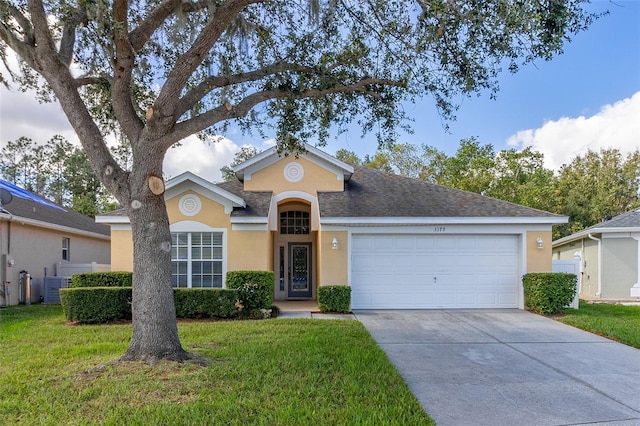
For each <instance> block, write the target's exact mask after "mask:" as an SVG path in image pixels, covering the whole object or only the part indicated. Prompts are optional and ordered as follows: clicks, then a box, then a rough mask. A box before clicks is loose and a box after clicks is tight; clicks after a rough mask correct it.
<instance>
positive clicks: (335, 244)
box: [331, 238, 338, 250]
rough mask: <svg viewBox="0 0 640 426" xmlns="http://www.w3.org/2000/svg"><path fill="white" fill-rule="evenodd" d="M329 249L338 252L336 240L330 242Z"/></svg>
mask: <svg viewBox="0 0 640 426" xmlns="http://www.w3.org/2000/svg"><path fill="white" fill-rule="evenodd" d="M331 248H332V249H333V250H338V239H337V238H334V239H333V241H331Z"/></svg>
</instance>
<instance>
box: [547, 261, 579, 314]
mask: <svg viewBox="0 0 640 426" xmlns="http://www.w3.org/2000/svg"><path fill="white" fill-rule="evenodd" d="M580 263H581V261H580V259H572V260H554V261H553V262H552V265H551V271H552V272H564V273H567V274H575V275H576V276H577V277H578V284H577V286H576V296H575V297H574V298H573V302H572V303H571V305H569V307H570V308H574V309H578V299H579V297H580V287H581V286H582V274H581V273H580V272H581V271H580Z"/></svg>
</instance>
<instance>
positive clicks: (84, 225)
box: [0, 180, 111, 306]
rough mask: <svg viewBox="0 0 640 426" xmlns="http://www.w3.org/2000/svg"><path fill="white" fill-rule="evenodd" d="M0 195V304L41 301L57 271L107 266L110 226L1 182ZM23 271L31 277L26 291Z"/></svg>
mask: <svg viewBox="0 0 640 426" xmlns="http://www.w3.org/2000/svg"><path fill="white" fill-rule="evenodd" d="M0 193H1V195H2V200H3V203H2V205H0V306H7V305H15V304H18V303H20V302H27V301H31V302H37V301H39V300H40V299H41V297H42V296H43V292H44V289H43V278H44V277H46V276H53V275H57V272H58V271H57V270H58V269H61V267H64V266H72V265H73V264H78V263H84V264H91V263H92V262H97V263H100V264H107V263H109V259H110V256H111V254H110V240H111V237H110V232H109V227H108V226H105V225H101V224H98V223H95V222H94V220H93V219H92V218H90V217H87V216H84V215H81V214H80V213H78V212H75V211H73V210H71V209H66V208H63V207H61V206H58V205H57V204H54V203H52V202H51V201H48V200H45V199H43V198H41V197H39V196H37V195H35V194H32V193H31V192H28V191H25V190H24V189H22V188H19V187H17V186H15V185H13V184H11V183H9V182H5V181H3V180H0ZM22 271H26V272H28V273H29V274H30V275H31V277H32V278H34V281H33V282H32V286H31V287H30V288H29V290H31V291H29V292H28V291H27V289H26V287H25V285H20V280H21V276H24V275H25V274H21V272H22ZM29 293H30V300H27V297H28V296H29Z"/></svg>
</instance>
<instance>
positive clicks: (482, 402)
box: [355, 310, 640, 426]
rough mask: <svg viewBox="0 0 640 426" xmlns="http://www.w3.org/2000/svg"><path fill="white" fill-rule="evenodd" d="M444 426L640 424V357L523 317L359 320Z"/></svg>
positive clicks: (387, 314) (379, 316) (380, 314)
mask: <svg viewBox="0 0 640 426" xmlns="http://www.w3.org/2000/svg"><path fill="white" fill-rule="evenodd" d="M355 314H356V318H357V319H358V320H360V321H361V322H362V323H363V324H364V326H365V327H366V328H367V330H368V331H369V333H370V334H371V335H372V336H373V338H374V339H375V340H376V341H377V342H378V344H379V345H380V347H381V348H382V349H383V350H384V351H385V352H386V353H387V355H388V357H389V359H390V360H391V362H392V363H393V364H394V365H395V366H396V368H397V369H398V370H399V371H400V374H402V376H403V378H404V379H405V381H406V382H407V384H408V385H409V388H410V389H411V390H412V392H413V393H414V394H415V395H416V397H417V398H418V400H419V401H420V403H421V404H422V406H423V407H424V409H425V411H426V412H427V413H428V414H429V415H430V416H431V417H432V418H433V419H434V420H435V421H436V423H437V424H438V425H439V426H446V425H455V426H464V425H495V426H499V425H536V426H539V425H609V426H612V425H626V426H631V425H640V351H639V350H637V349H634V348H631V347H629V346H626V345H622V344H619V343H616V342H613V341H611V340H608V339H604V338H602V337H599V336H596V335H594V334H591V333H587V332H584V331H581V330H578V329H576V328H573V327H570V326H567V325H564V324H561V323H559V322H556V321H553V320H551V319H548V318H544V317H542V316H538V315H535V314H532V313H529V312H526V311H521V310H430V311H356V312H355Z"/></svg>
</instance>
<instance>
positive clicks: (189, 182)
mask: <svg viewBox="0 0 640 426" xmlns="http://www.w3.org/2000/svg"><path fill="white" fill-rule="evenodd" d="M306 149H307V152H306V153H304V154H301V155H300V156H299V157H294V156H280V155H278V153H277V151H276V149H275V148H272V149H269V150H267V151H264V152H262V153H260V154H258V155H257V156H256V157H254V158H252V159H250V160H248V161H246V162H244V163H242V164H240V165H238V166H236V167H234V172H235V174H236V176H237V180H234V181H232V182H225V183H219V184H214V183H211V182H208V181H206V180H204V179H201V178H200V177H198V176H195V175H193V174H191V173H184V174H182V175H180V176H178V177H176V178H174V179H172V180H170V181H168V182H167V185H166V188H167V189H166V193H165V199H166V203H167V210H168V213H169V220H170V226H171V232H172V236H173V260H172V271H173V284H174V285H175V286H181V287H222V286H224V278H225V274H226V273H227V271H234V270H247V269H249V270H270V271H274V273H275V282H274V288H273V292H274V296H275V299H277V300H282V299H315V298H316V291H317V287H318V286H324V285H350V286H351V288H352V308H353V309H367V308H398V309H410V308H523V295H522V284H521V277H522V275H523V274H525V273H527V272H545V271H551V226H552V225H553V224H556V223H565V222H566V221H567V218H566V217H564V216H557V215H554V214H551V213H547V212H543V211H539V210H534V209H530V208H527V207H523V206H519V205H516V204H511V203H507V202H503V201H499V200H495V199H492V198H488V197H485V196H482V195H478V194H474V193H470V192H465V191H459V190H455V189H451V188H446V187H442V186H438V185H434V184H430V183H426V182H422V181H418V180H414V179H409V178H404V177H400V176H394V175H390V174H386V173H383V172H380V171H378V170H373V169H369V168H365V167H353V166H351V165H349V164H346V163H343V162H342V161H339V160H337V159H336V158H334V157H332V156H330V155H328V154H326V153H324V152H322V151H320V150H318V149H316V148H314V147H312V146H308V145H307V146H306ZM97 221H98V222H100V223H107V224H109V225H111V243H112V250H111V254H112V256H111V266H112V269H113V270H131V269H132V264H133V261H132V242H131V228H130V225H129V220H128V218H127V217H126V216H125V215H124V213H123V212H122V211H117V212H113V213H110V214H107V215H102V216H99V217H98V218H97Z"/></svg>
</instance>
